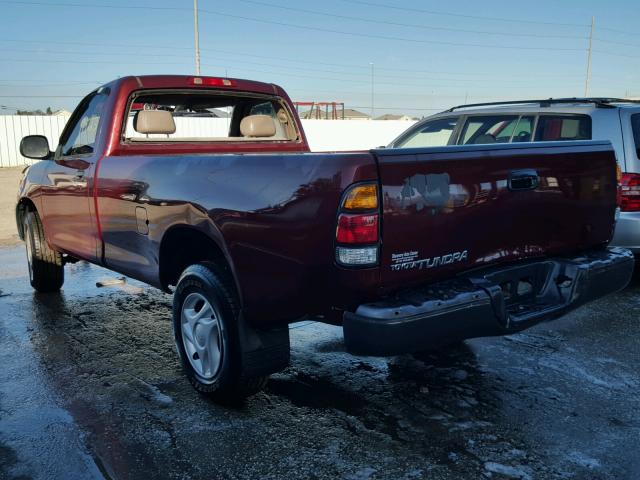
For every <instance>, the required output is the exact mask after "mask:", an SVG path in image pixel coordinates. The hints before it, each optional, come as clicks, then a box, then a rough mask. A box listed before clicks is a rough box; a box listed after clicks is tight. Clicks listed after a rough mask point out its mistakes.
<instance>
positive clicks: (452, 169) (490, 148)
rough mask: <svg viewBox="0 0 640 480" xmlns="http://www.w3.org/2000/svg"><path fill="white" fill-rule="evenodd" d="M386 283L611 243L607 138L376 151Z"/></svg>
mask: <svg viewBox="0 0 640 480" xmlns="http://www.w3.org/2000/svg"><path fill="white" fill-rule="evenodd" d="M374 155H375V156H376V158H377V161H378V165H379V172H380V181H381V193H382V209H383V210H382V212H383V217H382V226H381V229H382V230H381V231H382V246H381V256H380V258H381V260H380V262H381V285H382V287H383V289H384V290H393V289H395V288H398V287H404V286H406V285H408V284H417V283H422V282H428V281H432V280H437V279H441V278H444V277H450V276H451V275H452V274H455V273H458V272H462V271H466V270H470V269H474V268H479V267H483V266H488V265H490V264H496V263H506V262H513V261H516V260H523V259H526V258H531V257H542V256H548V255H558V254H564V253H573V252H580V251H581V250H584V249H587V248H589V247H594V246H597V245H603V244H606V243H607V242H608V241H609V240H610V238H611V235H612V232H613V227H614V217H615V209H616V185H617V182H616V159H615V153H614V151H613V149H612V147H611V144H610V143H609V142H596V141H588V142H582V141H581V142H553V143H551V142H548V143H537V144H533V143H526V144H505V145H473V146H460V147H456V146H452V147H444V148H421V149H389V150H384V149H381V150H376V151H374Z"/></svg>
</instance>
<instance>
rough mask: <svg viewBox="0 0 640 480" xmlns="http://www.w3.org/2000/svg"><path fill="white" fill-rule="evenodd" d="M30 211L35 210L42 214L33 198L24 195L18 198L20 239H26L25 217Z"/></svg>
mask: <svg viewBox="0 0 640 480" xmlns="http://www.w3.org/2000/svg"><path fill="white" fill-rule="evenodd" d="M28 212H35V213H36V214H38V216H40V214H39V213H38V209H37V208H36V205H35V203H33V200H31V199H30V198H28V197H22V198H21V199H20V200H18V204H17V205H16V226H17V228H18V236H19V237H20V240H24V217H25V215H26V214H27V213H28ZM40 218H42V217H40Z"/></svg>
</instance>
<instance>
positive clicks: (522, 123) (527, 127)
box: [511, 116, 535, 143]
mask: <svg viewBox="0 0 640 480" xmlns="http://www.w3.org/2000/svg"><path fill="white" fill-rule="evenodd" d="M534 118H535V117H533V116H526V117H520V120H518V124H517V125H516V128H515V129H514V130H513V136H512V137H511V142H513V143H517V142H530V141H531V134H532V133H533V122H534Z"/></svg>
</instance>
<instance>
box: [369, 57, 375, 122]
mask: <svg viewBox="0 0 640 480" xmlns="http://www.w3.org/2000/svg"><path fill="white" fill-rule="evenodd" d="M369 65H371V120H373V114H374V101H373V100H374V89H373V86H374V77H373V62H370V63H369Z"/></svg>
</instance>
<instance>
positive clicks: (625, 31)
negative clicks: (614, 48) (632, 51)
mask: <svg viewBox="0 0 640 480" xmlns="http://www.w3.org/2000/svg"><path fill="white" fill-rule="evenodd" d="M598 28H600V30H607V31H609V32H614V33H620V34H622V35H632V36H634V37H638V36H640V33H638V32H630V31H628V30H619V29H617V28H610V27H598Z"/></svg>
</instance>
